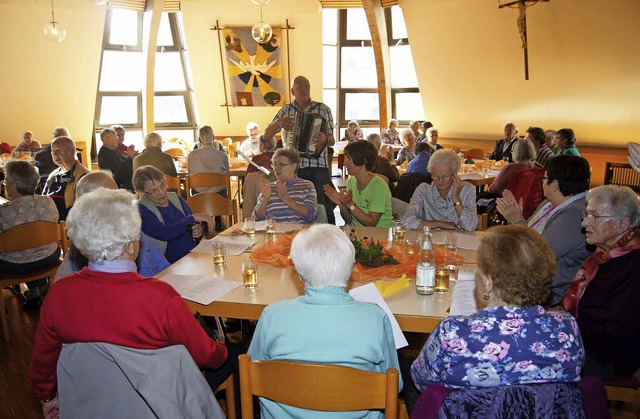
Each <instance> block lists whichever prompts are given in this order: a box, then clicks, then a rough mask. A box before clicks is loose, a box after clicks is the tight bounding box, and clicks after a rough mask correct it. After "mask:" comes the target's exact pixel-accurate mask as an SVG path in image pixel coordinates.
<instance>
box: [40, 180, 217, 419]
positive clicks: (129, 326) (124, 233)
mask: <svg viewBox="0 0 640 419" xmlns="http://www.w3.org/2000/svg"><path fill="white" fill-rule="evenodd" d="M140 225H141V221H140V214H139V212H138V205H137V202H136V200H135V197H134V196H133V195H132V194H131V193H129V192H127V191H124V190H109V189H104V188H100V189H98V190H96V191H93V192H90V193H88V194H86V195H84V196H83V197H81V198H80V199H78V200H77V201H76V204H75V205H74V206H73V208H72V209H71V211H70V212H69V217H68V218H67V232H68V235H69V238H70V239H71V240H72V241H73V243H74V245H75V246H76V247H77V248H78V249H79V250H80V252H82V254H84V255H86V256H87V258H88V259H89V266H88V267H86V268H84V269H82V270H81V271H79V272H76V273H74V274H72V275H69V276H66V277H64V278H62V279H61V280H60V281H58V282H56V283H55V284H54V285H53V287H52V288H51V290H50V291H49V295H48V296H47V300H46V302H45V304H44V306H43V308H42V311H41V313H40V320H39V322H38V328H37V330H36V335H35V341H34V345H33V356H32V359H31V364H30V365H29V378H30V380H31V382H32V384H33V389H34V392H35V394H36V397H38V399H40V400H41V401H42V402H43V411H44V413H45V417H51V416H50V415H51V412H55V411H56V410H57V408H58V406H57V397H56V393H57V380H56V364H57V362H58V357H59V356H60V352H61V350H62V345H63V344H65V343H73V342H104V343H112V344H116V345H121V346H126V347H131V348H138V349H160V348H165V347H168V346H172V345H184V347H185V348H186V349H187V351H188V352H189V353H190V354H191V356H192V357H193V360H194V361H195V362H196V364H197V365H198V366H199V367H201V368H213V369H217V370H216V371H220V370H219V369H220V368H221V367H222V366H223V364H225V362H226V360H227V347H226V346H225V345H222V344H219V343H217V342H215V341H214V340H213V339H211V338H209V337H208V336H207V334H206V333H205V331H204V330H203V329H202V328H201V327H200V325H199V324H198V322H197V321H196V320H195V318H194V317H193V315H192V314H191V311H190V310H189V308H188V307H187V305H186V304H185V303H184V301H183V300H182V298H181V297H180V294H178V293H177V292H176V291H175V290H174V289H173V288H172V287H171V286H170V285H169V284H167V283H164V282H162V281H159V280H157V279H154V278H145V277H143V276H140V275H138V274H137V273H136V264H135V262H134V261H135V259H136V257H137V255H138V250H139V246H140V245H139V238H140ZM114 402H115V403H117V400H114Z"/></svg>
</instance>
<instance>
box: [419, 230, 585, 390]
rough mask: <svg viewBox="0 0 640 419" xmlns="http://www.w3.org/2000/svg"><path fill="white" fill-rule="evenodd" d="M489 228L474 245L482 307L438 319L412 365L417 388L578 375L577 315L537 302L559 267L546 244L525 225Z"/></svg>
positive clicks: (488, 384) (570, 379)
mask: <svg viewBox="0 0 640 419" xmlns="http://www.w3.org/2000/svg"><path fill="white" fill-rule="evenodd" d="M491 231H492V233H491V234H490V235H488V236H486V237H485V238H484V239H483V240H482V243H481V245H480V248H479V249H478V270H477V272H476V299H477V301H478V306H479V307H481V308H480V310H479V311H478V312H477V313H475V314H473V315H471V316H451V317H447V318H445V319H443V320H442V321H441V322H440V323H439V324H438V325H437V326H436V328H435V330H434V331H433V333H432V334H431V336H429V340H428V341H427V343H426V344H425V346H424V348H423V349H422V351H421V353H420V355H419V356H418V358H417V359H416V360H415V361H414V363H413V365H412V366H411V377H412V379H413V382H414V384H415V386H416V388H417V389H418V390H419V391H420V392H422V391H424V390H425V389H426V388H427V387H429V386H430V385H431V384H441V385H443V386H446V387H449V388H479V387H494V386H504V385H514V384H532V383H568V382H577V381H579V380H580V371H581V369H582V364H583V362H584V348H583V346H582V339H581V338H580V333H579V331H578V326H577V323H576V320H575V319H574V318H573V317H572V316H571V315H570V314H568V313H566V312H564V311H547V310H545V309H544V308H543V307H542V306H541V304H543V303H544V302H545V301H547V299H548V298H549V294H550V291H551V282H552V280H553V276H554V272H555V267H556V264H555V257H554V255H553V252H552V250H551V248H550V247H549V245H548V244H547V243H546V241H545V240H544V239H543V238H542V237H541V236H540V235H539V234H536V233H535V232H533V231H532V230H530V229H527V228H525V227H521V226H505V227H497V228H494V229H492V230H491Z"/></svg>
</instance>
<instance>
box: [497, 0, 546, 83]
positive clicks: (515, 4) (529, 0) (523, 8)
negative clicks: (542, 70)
mask: <svg viewBox="0 0 640 419" xmlns="http://www.w3.org/2000/svg"><path fill="white" fill-rule="evenodd" d="M548 1H549V0H514V1H511V2H509V3H505V4H500V0H498V5H499V6H498V9H502V8H505V7H508V8H510V9H516V8H517V9H518V20H517V23H518V33H519V34H520V39H521V40H522V49H523V52H524V79H525V80H529V48H528V46H527V9H528V8H529V7H531V6H533V5H535V4H536V3H538V2H548Z"/></svg>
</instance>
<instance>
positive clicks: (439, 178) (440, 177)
mask: <svg viewBox="0 0 640 419" xmlns="http://www.w3.org/2000/svg"><path fill="white" fill-rule="evenodd" d="M452 177H453V175H442V176H431V179H433V180H436V179H438V180H449V179H451V178H452Z"/></svg>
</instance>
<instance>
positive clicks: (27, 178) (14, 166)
mask: <svg viewBox="0 0 640 419" xmlns="http://www.w3.org/2000/svg"><path fill="white" fill-rule="evenodd" d="M4 170H5V171H6V176H7V178H9V179H11V181H12V182H13V183H15V184H16V189H17V191H18V193H19V194H20V195H33V194H34V193H35V191H36V187H37V186H38V182H39V181H40V173H39V172H38V168H37V167H35V166H34V165H33V164H31V163H29V162H28V161H26V160H10V161H8V162H7V165H6V166H5V169H4Z"/></svg>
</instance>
